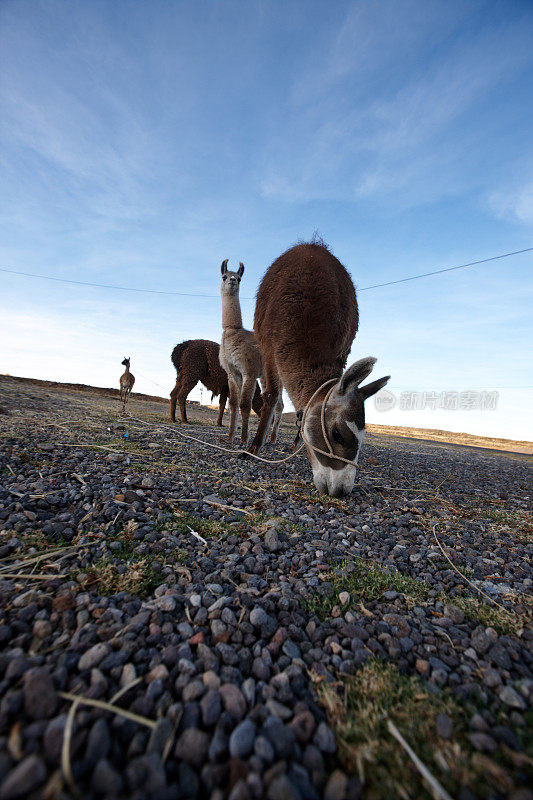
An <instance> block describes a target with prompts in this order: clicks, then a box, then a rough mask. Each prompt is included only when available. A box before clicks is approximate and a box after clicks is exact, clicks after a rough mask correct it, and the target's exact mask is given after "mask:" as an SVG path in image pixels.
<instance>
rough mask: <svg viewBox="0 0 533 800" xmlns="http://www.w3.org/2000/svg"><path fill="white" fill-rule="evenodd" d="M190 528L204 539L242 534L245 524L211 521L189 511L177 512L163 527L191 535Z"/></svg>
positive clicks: (220, 520)
mask: <svg viewBox="0 0 533 800" xmlns="http://www.w3.org/2000/svg"><path fill="white" fill-rule="evenodd" d="M189 526H190V527H191V528H192V529H193V530H194V531H196V533H199V534H200V536H203V537H204V539H208V538H213V537H218V536H227V535H228V534H230V533H237V534H239V533H242V531H243V529H244V521H243V522H226V521H225V520H223V519H209V518H206V517H197V516H196V515H195V514H191V513H189V512H187V511H180V510H176V511H175V512H174V514H173V515H172V517H171V519H170V520H167V521H166V522H165V524H164V526H163V527H165V528H168V529H169V530H173V531H176V532H177V533H184V534H188V535H189V536H190V535H191V532H190V530H189Z"/></svg>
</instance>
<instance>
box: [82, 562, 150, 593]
mask: <svg viewBox="0 0 533 800" xmlns="http://www.w3.org/2000/svg"><path fill="white" fill-rule="evenodd" d="M150 561H151V559H149V558H141V559H139V560H138V561H133V562H131V563H128V565H127V569H126V572H124V574H122V575H121V574H120V573H119V572H118V570H117V565H116V564H115V563H113V561H111V560H109V559H107V558H104V559H102V560H101V561H97V562H95V563H94V564H91V565H90V566H88V567H86V568H85V569H84V570H83V574H84V575H85V576H86V578H85V579H84V581H83V582H82V583H81V586H82V587H83V588H84V589H86V590H96V591H98V592H99V594H102V595H106V596H109V595H113V594H118V593H119V592H128V594H131V595H134V596H135V597H139V598H141V600H142V599H143V598H145V597H148V595H150V594H151V593H152V592H153V590H154V589H155V588H156V587H157V586H158V585H159V584H160V583H161V581H162V577H161V574H160V573H159V572H156V571H155V570H153V569H152V568H151V567H150ZM79 575H80V572H78V573H77V576H79Z"/></svg>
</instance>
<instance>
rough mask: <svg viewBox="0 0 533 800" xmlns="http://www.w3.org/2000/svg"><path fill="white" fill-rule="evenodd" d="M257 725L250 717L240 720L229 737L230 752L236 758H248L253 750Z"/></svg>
mask: <svg viewBox="0 0 533 800" xmlns="http://www.w3.org/2000/svg"><path fill="white" fill-rule="evenodd" d="M254 739H255V726H254V724H253V722H252V721H251V720H249V719H245V720H243V722H240V723H239V724H238V725H237V727H236V728H235V730H234V731H233V733H232V734H231V736H230V738H229V752H230V755H231V756H233V757H235V758H246V757H247V756H249V755H250V753H251V752H252V750H253V746H254Z"/></svg>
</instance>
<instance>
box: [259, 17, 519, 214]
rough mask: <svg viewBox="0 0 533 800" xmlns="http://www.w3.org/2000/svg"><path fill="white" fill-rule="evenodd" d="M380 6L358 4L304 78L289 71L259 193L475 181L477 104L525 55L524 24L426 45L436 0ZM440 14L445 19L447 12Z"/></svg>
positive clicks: (426, 190)
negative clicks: (428, 4)
mask: <svg viewBox="0 0 533 800" xmlns="http://www.w3.org/2000/svg"><path fill="white" fill-rule="evenodd" d="M386 5H387V8H386V9H385V10H384V11H383V12H382V10H381V9H380V10H379V11H378V10H377V6H376V4H375V3H373V4H370V5H369V4H367V3H363V4H361V5H360V4H357V6H356V7H354V8H352V9H351V11H350V13H349V14H348V17H347V20H346V22H345V24H344V26H343V27H342V29H341V31H340V33H339V34H338V35H337V36H336V38H335V39H334V42H333V44H332V52H331V53H330V51H329V48H328V47H326V48H325V55H323V57H322V58H321V57H320V54H318V56H317V57H316V62H318V66H316V67H315V69H314V71H312V76H311V78H309V77H305V78H304V79H302V78H300V77H298V76H297V77H296V79H295V83H294V87H295V88H294V91H293V94H292V97H291V102H290V104H289V105H288V107H287V108H284V109H283V112H282V115H281V117H280V119H279V120H278V121H277V123H276V125H279V126H280V131H281V133H280V132H278V130H277V129H275V127H274V126H273V130H272V136H271V147H270V148H269V152H268V153H267V155H266V157H265V159H264V163H265V169H264V171H263V174H262V176H261V179H260V183H261V189H262V192H263V194H264V195H265V196H268V197H281V198H282V199H284V200H317V199H329V200H354V199H357V198H358V197H365V198H376V199H380V198H388V197H389V196H390V195H391V194H394V197H395V200H397V199H398V198H400V202H402V203H403V204H410V203H412V202H421V201H425V202H427V201H432V200H435V199H438V198H439V197H442V196H446V195H447V194H450V193H454V192H457V191H458V190H461V189H464V188H465V185H472V184H473V185H477V183H478V182H479V180H480V176H479V174H475V175H472V174H471V162H472V157H471V154H472V153H476V152H477V151H478V150H479V146H480V140H479V129H478V128H479V124H480V123H479V122H478V121H477V119H476V118H475V117H473V115H474V114H475V113H476V107H477V105H478V104H479V103H481V102H482V101H483V100H484V99H485V98H486V97H487V95H488V93H489V92H490V91H492V90H494V89H495V88H496V87H498V86H502V85H504V84H505V82H506V81H507V80H508V79H509V78H510V77H511V76H513V75H515V74H516V73H517V72H519V71H520V70H521V69H522V68H523V67H524V65H525V64H527V63H528V62H531V60H532V54H531V49H530V42H529V41H528V38H529V37H528V34H527V32H526V31H525V30H524V27H523V26H522V25H521V23H520V21H517V20H516V19H515V20H513V21H510V22H509V23H508V24H507V25H505V26H503V25H502V26H500V27H499V28H498V29H495V28H491V27H489V25H487V27H485V28H484V29H481V30H479V31H478V32H477V33H475V34H474V35H471V36H469V37H468V38H467V37H462V38H460V37H458V36H455V45H454V46H451V47H446V48H444V49H439V48H438V47H435V48H434V50H431V47H430V44H431V43H433V44H435V41H434V39H435V36H436V33H435V30H439V34H440V35H441V36H442V35H443V31H442V29H440V28H438V26H439V24H440V22H441V21H442V20H440V18H439V15H438V14H436V12H435V8H434V7H433V8H432V11H430V12H429V13H424V14H422V15H421V18H420V19H419V18H418V17H417V15H416V13H415V9H414V8H413V9H412V12H413V13H412V15H409V14H404V13H401V14H399V13H397V11H398V9H399V7H398V5H397V4H396V3H393V2H391V3H388V4H386ZM454 8H455V6H454ZM361 9H363V10H361ZM387 9H388V11H389V12H390V13H389V14H388V13H387ZM395 11H396V13H395ZM363 12H364V13H363ZM413 18H414V20H415V22H414V24H413V25H412V26H411V27H409V25H408V22H409V23H410V22H411V20H412V19H413ZM459 21H460V20H459ZM371 22H373V24H374V28H372V25H371ZM396 22H397V23H398V24H397V25H396V24H395V23H396ZM454 22H455V23H456V24H457V22H458V20H457V19H456V20H454ZM443 24H444V27H445V28H447V27H450V20H449V19H446V20H445V22H444V23H443ZM406 27H408V28H409V33H406V30H405V28H406ZM359 45H361V46H360V47H359ZM410 51H414V52H415V53H416V54H417V58H418V61H417V63H416V64H413V63H412V62H411V61H410V58H412V54H411V55H410ZM468 115H470V117H468ZM294 143H297V146H295V144H294ZM484 177H485V176H481V180H482V181H483V179H484Z"/></svg>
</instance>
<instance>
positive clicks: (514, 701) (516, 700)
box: [498, 686, 527, 711]
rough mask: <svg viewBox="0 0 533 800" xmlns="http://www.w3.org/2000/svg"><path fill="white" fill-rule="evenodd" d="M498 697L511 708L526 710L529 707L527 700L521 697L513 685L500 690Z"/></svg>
mask: <svg viewBox="0 0 533 800" xmlns="http://www.w3.org/2000/svg"><path fill="white" fill-rule="evenodd" d="M498 697H499V698H500V700H501V701H502V703H505V705H506V706H510V707H511V708H518V709H520V711H525V710H526V708H527V705H526V702H525V700H524V699H523V698H522V697H520V695H519V694H518V692H517V691H515V689H513V687H512V686H504V688H503V689H501V690H500V692H499V694H498Z"/></svg>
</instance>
